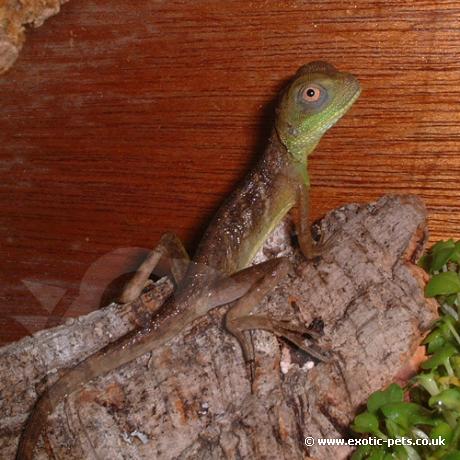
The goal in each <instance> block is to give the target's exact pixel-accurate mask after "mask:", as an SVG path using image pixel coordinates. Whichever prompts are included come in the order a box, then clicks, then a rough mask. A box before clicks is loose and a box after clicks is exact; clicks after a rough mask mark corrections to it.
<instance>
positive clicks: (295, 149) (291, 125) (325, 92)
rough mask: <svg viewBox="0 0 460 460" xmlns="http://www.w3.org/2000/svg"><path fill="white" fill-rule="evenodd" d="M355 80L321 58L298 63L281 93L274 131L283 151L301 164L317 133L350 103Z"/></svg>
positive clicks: (356, 86) (355, 92) (356, 89)
mask: <svg viewBox="0 0 460 460" xmlns="http://www.w3.org/2000/svg"><path fill="white" fill-rule="evenodd" d="M360 91H361V90H360V86H359V82H358V80H357V79H356V78H355V77H354V76H353V75H351V74H349V73H344V72H339V71H338V70H337V69H336V68H335V67H334V66H332V65H331V64H328V63H327V62H323V61H315V62H310V63H309V64H306V65H304V66H302V67H301V68H300V69H299V70H298V71H297V73H296V75H295V76H294V79H293V80H292V82H291V83H290V84H289V85H288V87H287V88H286V89H285V91H284V92H283V94H282V97H281V102H280V104H279V107H278V111H277V119H276V131H277V133H278V136H279V138H280V140H281V142H282V143H283V145H284V146H285V147H286V149H287V151H288V152H289V153H290V154H291V155H292V156H293V157H294V159H296V160H297V161H301V162H302V163H304V162H305V161H306V158H307V156H308V154H309V153H310V152H311V151H312V150H313V148H314V147H315V146H316V144H317V143H318V141H319V140H320V139H321V136H322V135H323V134H324V133H325V132H326V131H327V130H328V129H329V128H330V127H331V126H333V125H334V124H335V123H336V122H337V121H338V120H339V119H340V118H341V117H342V115H344V114H345V112H347V110H348V109H349V108H350V107H351V106H352V104H353V102H355V100H356V99H357V98H358V96H359V93H360Z"/></svg>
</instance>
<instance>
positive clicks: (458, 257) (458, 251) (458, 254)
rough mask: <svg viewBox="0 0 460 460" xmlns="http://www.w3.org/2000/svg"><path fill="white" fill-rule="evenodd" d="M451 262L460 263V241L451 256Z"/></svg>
mask: <svg viewBox="0 0 460 460" xmlns="http://www.w3.org/2000/svg"><path fill="white" fill-rule="evenodd" d="M450 260H451V262H455V263H457V264H458V263H460V241H457V242H456V243H455V249H454V251H453V252H452V254H451V255H450Z"/></svg>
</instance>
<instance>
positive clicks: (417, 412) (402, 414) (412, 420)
mask: <svg viewBox="0 0 460 460" xmlns="http://www.w3.org/2000/svg"><path fill="white" fill-rule="evenodd" d="M381 409H382V412H383V414H384V415H385V417H387V418H388V419H390V420H392V421H393V422H395V423H397V424H398V425H399V426H401V427H403V428H404V429H405V430H407V431H408V430H409V429H410V427H411V426H412V425H433V424H434V423H435V422H434V421H433V419H432V418H431V414H430V412H429V411H428V410H427V409H425V408H424V407H422V406H420V405H419V404H415V403H410V402H398V403H390V404H386V405H385V406H382V408H381Z"/></svg>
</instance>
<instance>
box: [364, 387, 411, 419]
mask: <svg viewBox="0 0 460 460" xmlns="http://www.w3.org/2000/svg"><path fill="white" fill-rule="evenodd" d="M403 399H404V392H403V389H402V388H401V387H400V386H399V385H396V384H395V383H392V384H391V385H390V386H389V387H388V388H387V389H386V390H383V391H376V392H375V393H372V394H371V395H370V396H369V399H368V400H367V409H368V410H369V412H373V413H375V412H377V411H378V410H379V409H380V407H382V406H383V405H384V404H388V403H392V402H400V401H402V400H403Z"/></svg>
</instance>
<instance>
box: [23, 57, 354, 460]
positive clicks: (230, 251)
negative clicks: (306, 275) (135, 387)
mask: <svg viewBox="0 0 460 460" xmlns="http://www.w3.org/2000/svg"><path fill="white" fill-rule="evenodd" d="M360 92H361V88H360V84H359V82H358V80H357V79H356V77H355V76H353V75H352V74H350V73H346V72H340V71H338V70H337V69H336V68H335V67H334V66H332V65H331V64H329V63H326V62H324V61H313V62H310V63H308V64H306V65H303V66H302V67H300V68H299V69H298V71H297V72H296V74H295V75H294V77H293V78H292V79H291V81H290V83H288V85H287V86H286V87H285V89H284V90H283V91H282V93H281V96H280V99H279V102H278V106H277V109H276V115H275V123H274V128H273V130H272V133H271V136H270V139H269V142H268V145H267V147H266V150H265V152H264V154H263V156H262V157H261V158H260V160H259V162H258V163H257V164H256V166H255V167H254V168H253V170H252V171H250V172H249V174H248V175H247V176H246V178H245V179H244V180H243V182H242V183H241V184H240V185H239V186H238V187H237V188H236V189H235V190H234V191H233V193H231V195H230V196H229V197H228V198H227V199H226V201H224V203H223V204H222V205H221V207H220V208H219V210H218V211H217V213H216V214H215V216H214V218H213V219H212V220H211V222H210V224H209V226H208V228H207V229H206V231H205V233H204V235H203V237H202V239H201V241H200V243H199V244H198V247H197V250H196V252H195V255H194V258H193V260H190V259H189V258H188V255H187V253H186V251H185V249H184V247H183V245H182V243H181V242H180V240H179V239H178V238H177V237H176V236H175V235H174V234H171V233H170V234H165V235H164V236H163V237H162V238H161V239H160V242H159V244H158V245H157V247H156V248H154V250H153V251H152V252H151V253H150V254H149V255H148V256H147V258H146V260H145V261H144V262H143V263H142V264H141V266H140V267H139V269H138V270H137V272H136V273H135V275H134V276H133V278H132V279H131V280H130V282H128V283H127V285H126V287H125V289H124V291H123V293H122V296H121V298H120V303H126V302H131V301H133V300H134V299H136V298H137V296H138V295H139V294H140V293H141V291H142V289H143V287H144V285H145V283H146V282H147V281H148V278H149V277H150V275H151V273H152V271H153V270H154V269H155V267H156V266H157V265H158V264H159V263H160V261H167V262H169V268H170V272H171V274H172V277H173V278H174V280H175V281H176V285H177V286H176V289H175V292H174V294H173V295H172V296H171V297H170V298H169V299H168V300H167V301H166V302H165V304H164V305H163V306H162V307H161V308H160V309H159V310H158V311H157V312H155V313H154V315H153V316H152V318H151V320H150V321H149V323H148V324H147V325H146V326H144V327H143V328H140V329H137V330H133V331H132V332H130V333H128V334H126V335H125V336H124V337H122V338H121V339H118V340H117V341H115V342H112V343H109V344H108V345H107V346H106V347H105V348H103V349H102V350H99V351H98V352H96V353H95V354H93V355H91V356H89V357H88V358H86V359H84V360H83V361H81V362H80V363H78V364H77V365H76V366H74V367H72V368H69V370H67V371H65V372H64V374H63V375H62V376H61V377H60V378H59V379H58V380H57V381H56V382H55V383H54V384H52V385H51V386H49V387H48V388H47V389H46V390H45V391H44V392H43V393H42V394H41V395H40V396H39V398H38V399H37V401H36V402H35V405H34V407H33V408H32V411H31V412H30V414H29V416H28V418H27V420H26V423H25V426H24V429H23V431H22V435H21V437H20V439H19V445H18V449H17V453H16V460H32V459H33V453H34V448H35V445H36V443H37V442H38V439H39V437H40V434H41V432H42V431H43V429H44V427H45V426H46V422H47V419H48V416H49V414H50V413H51V412H52V410H53V407H54V406H55V405H57V404H58V403H59V402H60V401H61V400H62V399H63V398H65V397H66V396H67V395H69V394H70V393H73V392H74V391H76V390H78V389H79V388H80V387H81V386H82V385H83V384H84V383H86V382H88V381H90V380H93V379H95V378H96V377H99V376H101V375H104V374H106V373H107V372H109V371H111V370H114V369H116V368H118V367H120V366H122V365H123V364H126V363H128V362H130V361H132V360H134V359H135V358H137V357H140V356H142V355H143V354H145V353H147V352H151V351H153V350H154V349H156V348H158V347H159V346H160V345H162V344H164V343H166V342H167V341H169V340H171V339H172V338H173V337H175V336H176V335H178V334H179V333H180V332H181V331H183V330H184V329H185V328H186V327H187V326H189V325H190V324H191V323H192V322H193V321H194V320H196V319H198V318H200V317H202V316H204V315H206V313H207V312H209V311H210V310H211V309H213V308H215V307H218V306H222V305H226V304H229V305H230V309H229V310H228V312H227V314H226V316H225V327H226V329H227V331H228V332H230V333H231V334H233V335H234V336H235V338H236V339H237V340H238V342H239V344H240V345H241V348H242V353H243V357H244V359H245V361H246V362H248V363H253V353H254V352H253V350H252V347H251V345H250V343H249V341H248V339H247V337H246V335H245V331H249V330H252V329H264V330H266V331H270V332H272V333H274V334H276V335H277V336H280V337H284V338H286V339H287V340H289V341H291V342H293V343H294V344H295V345H297V346H299V347H300V348H302V349H304V350H305V351H307V352H309V353H310V354H311V355H313V356H316V357H317V358H319V359H324V354H322V352H321V351H319V350H317V349H315V347H314V346H308V345H307V341H306V340H305V337H306V334H309V333H310V336H312V337H313V333H312V332H311V331H309V330H308V329H307V328H305V327H302V326H299V325H296V324H291V323H286V322H284V321H278V322H276V321H274V320H272V319H271V318H269V317H268V316H264V315H261V314H257V315H256V314H252V310H253V309H254V308H255V306H256V305H257V304H258V303H260V301H261V300H262V299H263V298H264V297H265V295H266V294H267V293H268V292H269V291H270V290H271V289H272V288H274V286H276V284H278V283H279V281H280V280H281V279H282V278H283V277H285V276H286V275H287V273H288V271H289V269H290V262H289V260H288V259H287V258H286V257H278V258H275V259H271V260H268V261H266V262H262V263H260V264H258V265H254V266H251V265H250V264H251V261H252V259H253V258H254V256H255V254H256V253H257V251H258V250H259V249H260V247H261V246H262V244H263V242H264V241H265V239H266V238H267V237H268V235H269V234H270V233H271V231H272V230H273V229H274V228H275V227H276V225H277V224H278V223H279V222H280V221H281V219H282V218H283V217H284V216H285V215H286V214H287V213H288V212H289V211H290V210H291V209H292V208H293V207H295V206H296V205H297V206H298V212H297V218H296V227H297V238H298V242H299V246H300V249H301V252H302V253H303V255H304V256H305V257H307V258H311V257H312V256H313V255H316V254H319V253H320V252H321V246H323V247H324V246H325V245H327V243H328V242H327V241H326V242H319V243H314V242H313V239H312V235H311V232H310V227H309V218H308V205H309V203H308V202H309V200H308V197H309V186H310V181H309V176H308V170H307V163H308V157H309V155H310V154H311V153H312V152H313V151H314V149H315V147H316V146H317V144H318V143H319V141H320V139H321V138H322V136H323V135H324V133H325V132H326V131H327V130H328V129H329V128H330V127H332V126H333V125H334V124H335V123H336V122H337V121H338V120H339V119H340V118H341V117H342V116H343V115H344V114H345V113H346V112H347V111H348V110H349V109H350V107H351V106H352V105H353V103H354V102H355V100H356V99H357V98H358V96H359V94H360ZM184 261H185V263H184ZM251 366H252V364H251ZM251 369H252V368H251ZM251 376H252V374H251Z"/></svg>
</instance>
